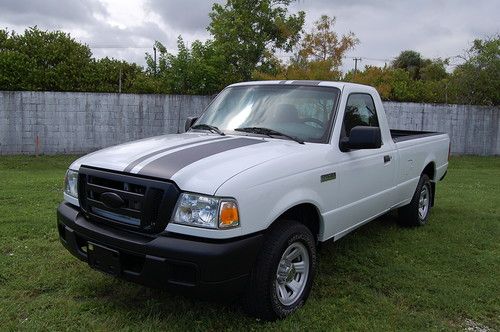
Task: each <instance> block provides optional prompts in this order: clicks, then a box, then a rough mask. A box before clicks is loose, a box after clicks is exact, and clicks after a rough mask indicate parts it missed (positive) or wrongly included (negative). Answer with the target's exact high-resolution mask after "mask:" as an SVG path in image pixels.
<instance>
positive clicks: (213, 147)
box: [138, 138, 265, 179]
mask: <svg viewBox="0 0 500 332" xmlns="http://www.w3.org/2000/svg"><path fill="white" fill-rule="evenodd" d="M263 142H265V141H263V140H258V139H251V138H235V139H228V140H223V141H220V142H213V143H208V144H203V145H197V146H193V147H191V148H186V149H183V150H180V151H176V152H173V153H170V154H167V155H166V156H163V157H161V158H158V159H156V160H153V161H152V162H150V163H149V164H147V165H146V166H144V167H143V168H142V169H141V170H140V171H139V173H138V174H142V175H148V176H153V177H157V178H162V179H170V178H172V176H173V175H174V174H175V173H177V172H178V171H180V170H181V169H183V168H184V167H186V166H188V165H190V164H192V163H194V162H197V161H199V160H201V159H204V158H207V157H210V156H213V155H215V154H218V153H221V152H225V151H229V150H233V149H237V148H241V147H244V146H248V145H253V144H259V143H263Z"/></svg>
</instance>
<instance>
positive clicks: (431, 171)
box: [420, 161, 436, 206]
mask: <svg viewBox="0 0 500 332" xmlns="http://www.w3.org/2000/svg"><path fill="white" fill-rule="evenodd" d="M424 174H425V175H427V176H428V177H429V179H430V180H431V206H434V197H435V196H436V195H435V193H436V179H435V177H436V163H435V162H434V161H431V162H428V163H427V165H426V166H425V167H424V169H423V170H422V173H421V174H420V176H422V175H424Z"/></svg>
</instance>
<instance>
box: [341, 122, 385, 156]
mask: <svg viewBox="0 0 500 332" xmlns="http://www.w3.org/2000/svg"><path fill="white" fill-rule="evenodd" d="M381 146H382V136H381V135H380V128H378V127H366V126H356V127H354V128H352V129H351V133H350V135H349V138H345V139H342V140H341V141H340V150H342V151H349V150H356V149H378V148H380V147H381Z"/></svg>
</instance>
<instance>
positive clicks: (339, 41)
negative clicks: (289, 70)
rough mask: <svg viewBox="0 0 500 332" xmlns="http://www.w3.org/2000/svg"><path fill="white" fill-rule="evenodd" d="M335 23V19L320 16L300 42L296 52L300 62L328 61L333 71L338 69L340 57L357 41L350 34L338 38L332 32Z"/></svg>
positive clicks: (352, 34) (357, 40)
mask: <svg viewBox="0 0 500 332" xmlns="http://www.w3.org/2000/svg"><path fill="white" fill-rule="evenodd" d="M335 21H336V18H335V17H332V18H330V17H328V16H327V15H322V16H321V18H320V19H319V20H317V21H316V22H314V28H313V29H312V31H311V32H309V33H306V34H305V35H304V37H303V39H302V41H301V49H300V50H299V52H298V57H299V59H300V60H304V61H311V60H312V61H330V62H331V65H332V69H333V70H338V69H339V67H340V66H341V65H342V57H343V56H344V54H345V53H346V52H347V51H349V50H351V49H353V48H354V47H355V46H356V45H357V44H359V39H358V38H356V36H355V35H354V33H352V32H349V33H348V34H346V35H343V36H342V37H340V38H339V36H338V34H337V33H336V32H335V31H334V30H333V28H334V27H335Z"/></svg>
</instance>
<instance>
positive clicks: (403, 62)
mask: <svg viewBox="0 0 500 332" xmlns="http://www.w3.org/2000/svg"><path fill="white" fill-rule="evenodd" d="M422 63H423V60H422V56H421V55H420V53H418V52H416V51H412V50H406V51H402V52H401V53H400V54H399V55H398V56H397V57H396V58H395V59H394V60H393V61H392V66H393V67H394V68H399V69H404V70H406V71H408V72H409V73H410V74H411V77H412V78H413V79H419V78H420V68H421V67H422Z"/></svg>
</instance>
